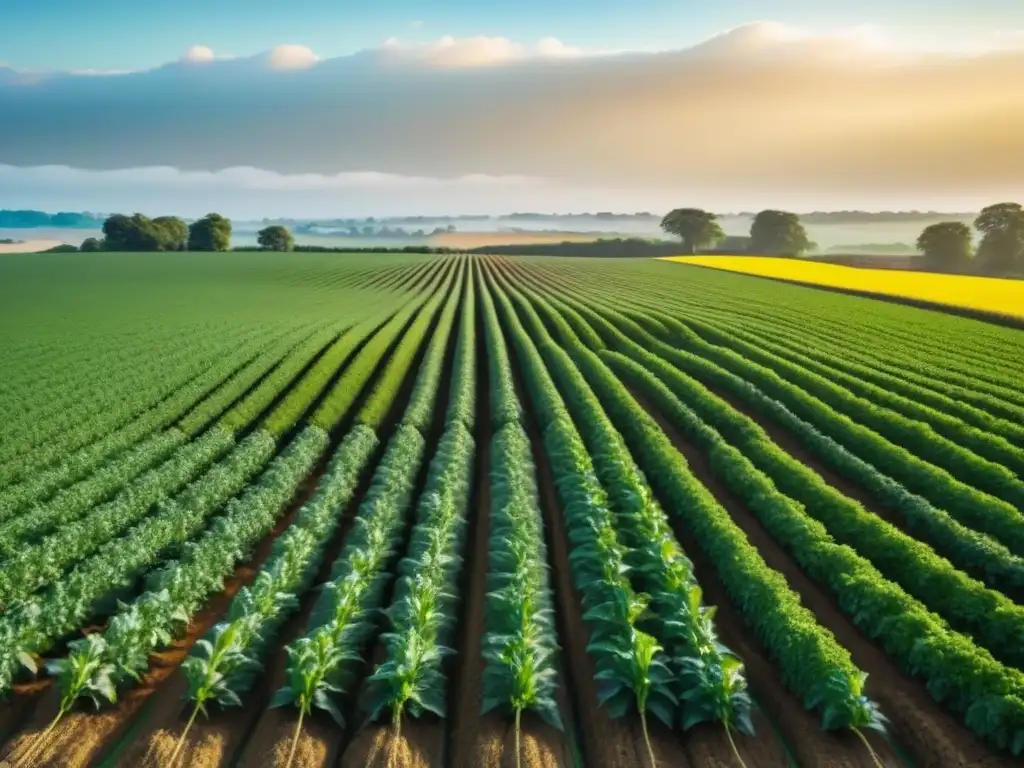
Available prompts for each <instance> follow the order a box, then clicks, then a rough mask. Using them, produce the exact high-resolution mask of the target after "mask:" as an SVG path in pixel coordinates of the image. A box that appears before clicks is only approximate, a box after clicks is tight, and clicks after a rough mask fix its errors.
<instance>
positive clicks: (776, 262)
mask: <svg viewBox="0 0 1024 768" xmlns="http://www.w3.org/2000/svg"><path fill="white" fill-rule="evenodd" d="M665 260H666V261H676V262H681V263H684V264H691V265H694V266H701V267H712V268H714V269H721V270H725V271H728V272H740V273H742V274H746V275H757V276H759V277H771V278H776V279H778V280H787V281H791V282H795V283H805V284H807V285H818V286H822V287H826V288H838V289H841V290H845V291H854V292H857V293H863V294H869V295H877V296H891V297H896V298H900V299H906V300H909V301H911V302H921V303H923V304H926V305H935V306H940V307H941V306H946V307H953V308H957V309H961V310H968V311H971V312H976V313H978V314H981V315H1002V316H1007V317H1011V318H1016V319H1024V280H1008V279H1003V278H996V277H976V276H971V275H940V274H933V273H921V272H909V271H903V270H895V269H865V268H862V267H845V266H839V265H837V264H821V263H814V261H813V260H807V259H777V258H766V257H763V256H669V257H667V258H666V259H665Z"/></svg>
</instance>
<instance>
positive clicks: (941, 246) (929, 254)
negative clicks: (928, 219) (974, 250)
mask: <svg viewBox="0 0 1024 768" xmlns="http://www.w3.org/2000/svg"><path fill="white" fill-rule="evenodd" d="M917 249H918V250H919V251H920V252H921V253H923V254H924V260H925V264H926V265H927V266H928V268H929V269H935V270H939V271H942V272H966V271H967V269H968V267H969V265H970V263H971V228H970V227H968V226H967V225H966V224H963V223H962V222H959V221H942V222H939V223H938V224H932V225H930V226H928V227H925V228H924V231H923V232H921V236H920V237H918V238H917Z"/></svg>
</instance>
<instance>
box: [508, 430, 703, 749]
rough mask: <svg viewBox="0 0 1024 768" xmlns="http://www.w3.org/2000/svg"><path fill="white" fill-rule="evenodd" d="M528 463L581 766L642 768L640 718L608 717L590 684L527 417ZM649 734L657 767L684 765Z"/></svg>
mask: <svg viewBox="0 0 1024 768" xmlns="http://www.w3.org/2000/svg"><path fill="white" fill-rule="evenodd" d="M528 420H529V421H530V423H529V425H528V426H529V428H528V432H529V433H530V441H531V444H532V446H533V459H534V463H535V464H536V466H537V482H538V488H539V490H540V496H541V508H542V510H543V512H544V518H545V519H544V523H545V530H546V531H547V532H548V557H549V559H550V561H551V574H552V577H553V579H554V588H555V602H556V611H557V613H558V616H559V619H560V623H559V636H560V638H561V641H562V646H563V648H564V649H565V653H564V654H563V660H564V661H565V662H566V664H567V666H568V670H567V673H568V678H569V680H570V681H571V686H572V688H571V690H572V692H573V704H574V705H575V712H576V715H577V717H578V719H579V724H580V728H581V731H582V734H581V736H582V740H583V753H584V756H585V762H586V765H588V766H594V768H626V767H627V766H645V767H647V768H649V764H650V759H649V758H648V755H647V749H646V746H645V745H644V740H643V735H642V730H641V727H640V721H639V717H638V716H636V715H631V716H628V717H624V718H616V719H613V718H611V717H609V716H608V714H607V712H606V711H605V710H604V709H603V708H601V707H600V706H599V704H598V699H597V686H596V685H595V683H594V668H593V664H592V663H591V660H590V657H589V655H588V654H587V652H586V647H587V641H588V632H587V629H586V626H585V625H584V623H583V614H582V610H581V602H580V597H579V595H578V594H577V592H576V589H575V587H574V585H573V583H572V578H571V572H570V567H569V547H568V538H567V535H566V532H565V524H564V520H563V516H562V509H561V505H560V504H559V501H558V496H557V493H556V491H555V485H554V478H553V476H552V473H551V467H550V465H549V463H548V460H547V456H546V455H545V454H544V450H543V448H542V446H541V441H540V434H539V432H538V430H537V428H536V425H535V424H534V423H533V416H532V414H530V415H529V416H528ZM648 725H649V734H650V739H651V746H652V748H653V751H654V757H655V760H656V761H657V764H658V765H659V766H673V767H674V766H679V767H680V768H685V766H687V765H689V761H688V759H687V757H686V754H685V752H684V751H683V749H682V745H681V744H680V742H679V740H678V739H677V738H676V736H675V735H674V734H672V733H670V732H668V731H667V729H663V728H660V727H659V724H657V723H656V722H655V721H654V720H653V718H652V719H651V720H650V721H649V723H648Z"/></svg>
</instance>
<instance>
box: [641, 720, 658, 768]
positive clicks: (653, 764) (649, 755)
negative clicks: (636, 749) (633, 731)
mask: <svg viewBox="0 0 1024 768" xmlns="http://www.w3.org/2000/svg"><path fill="white" fill-rule="evenodd" d="M640 730H641V731H643V734H644V745H645V746H646V747H647V759H648V760H650V761H651V768H658V761H657V760H655V759H654V747H652V746H651V737H650V734H648V733H647V712H646V711H644V710H640Z"/></svg>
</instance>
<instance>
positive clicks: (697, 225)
mask: <svg viewBox="0 0 1024 768" xmlns="http://www.w3.org/2000/svg"><path fill="white" fill-rule="evenodd" d="M661 228H662V229H663V230H665V231H666V232H668V233H669V234H670V235H675V236H676V237H678V238H679V239H681V240H682V241H683V249H684V250H686V251H688V252H689V253H696V252H697V249H698V248H709V247H711V246H713V245H714V244H715V243H717V242H718V241H719V240H722V239H723V238H724V237H725V233H724V232H723V231H722V228H721V227H720V226H719V225H718V217H717V216H715V214H713V213H708V212H707V211H702V210H701V209H699V208H676V209H675V210H673V211H669V212H668V213H667V214H665V218H663V219H662V220H661Z"/></svg>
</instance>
